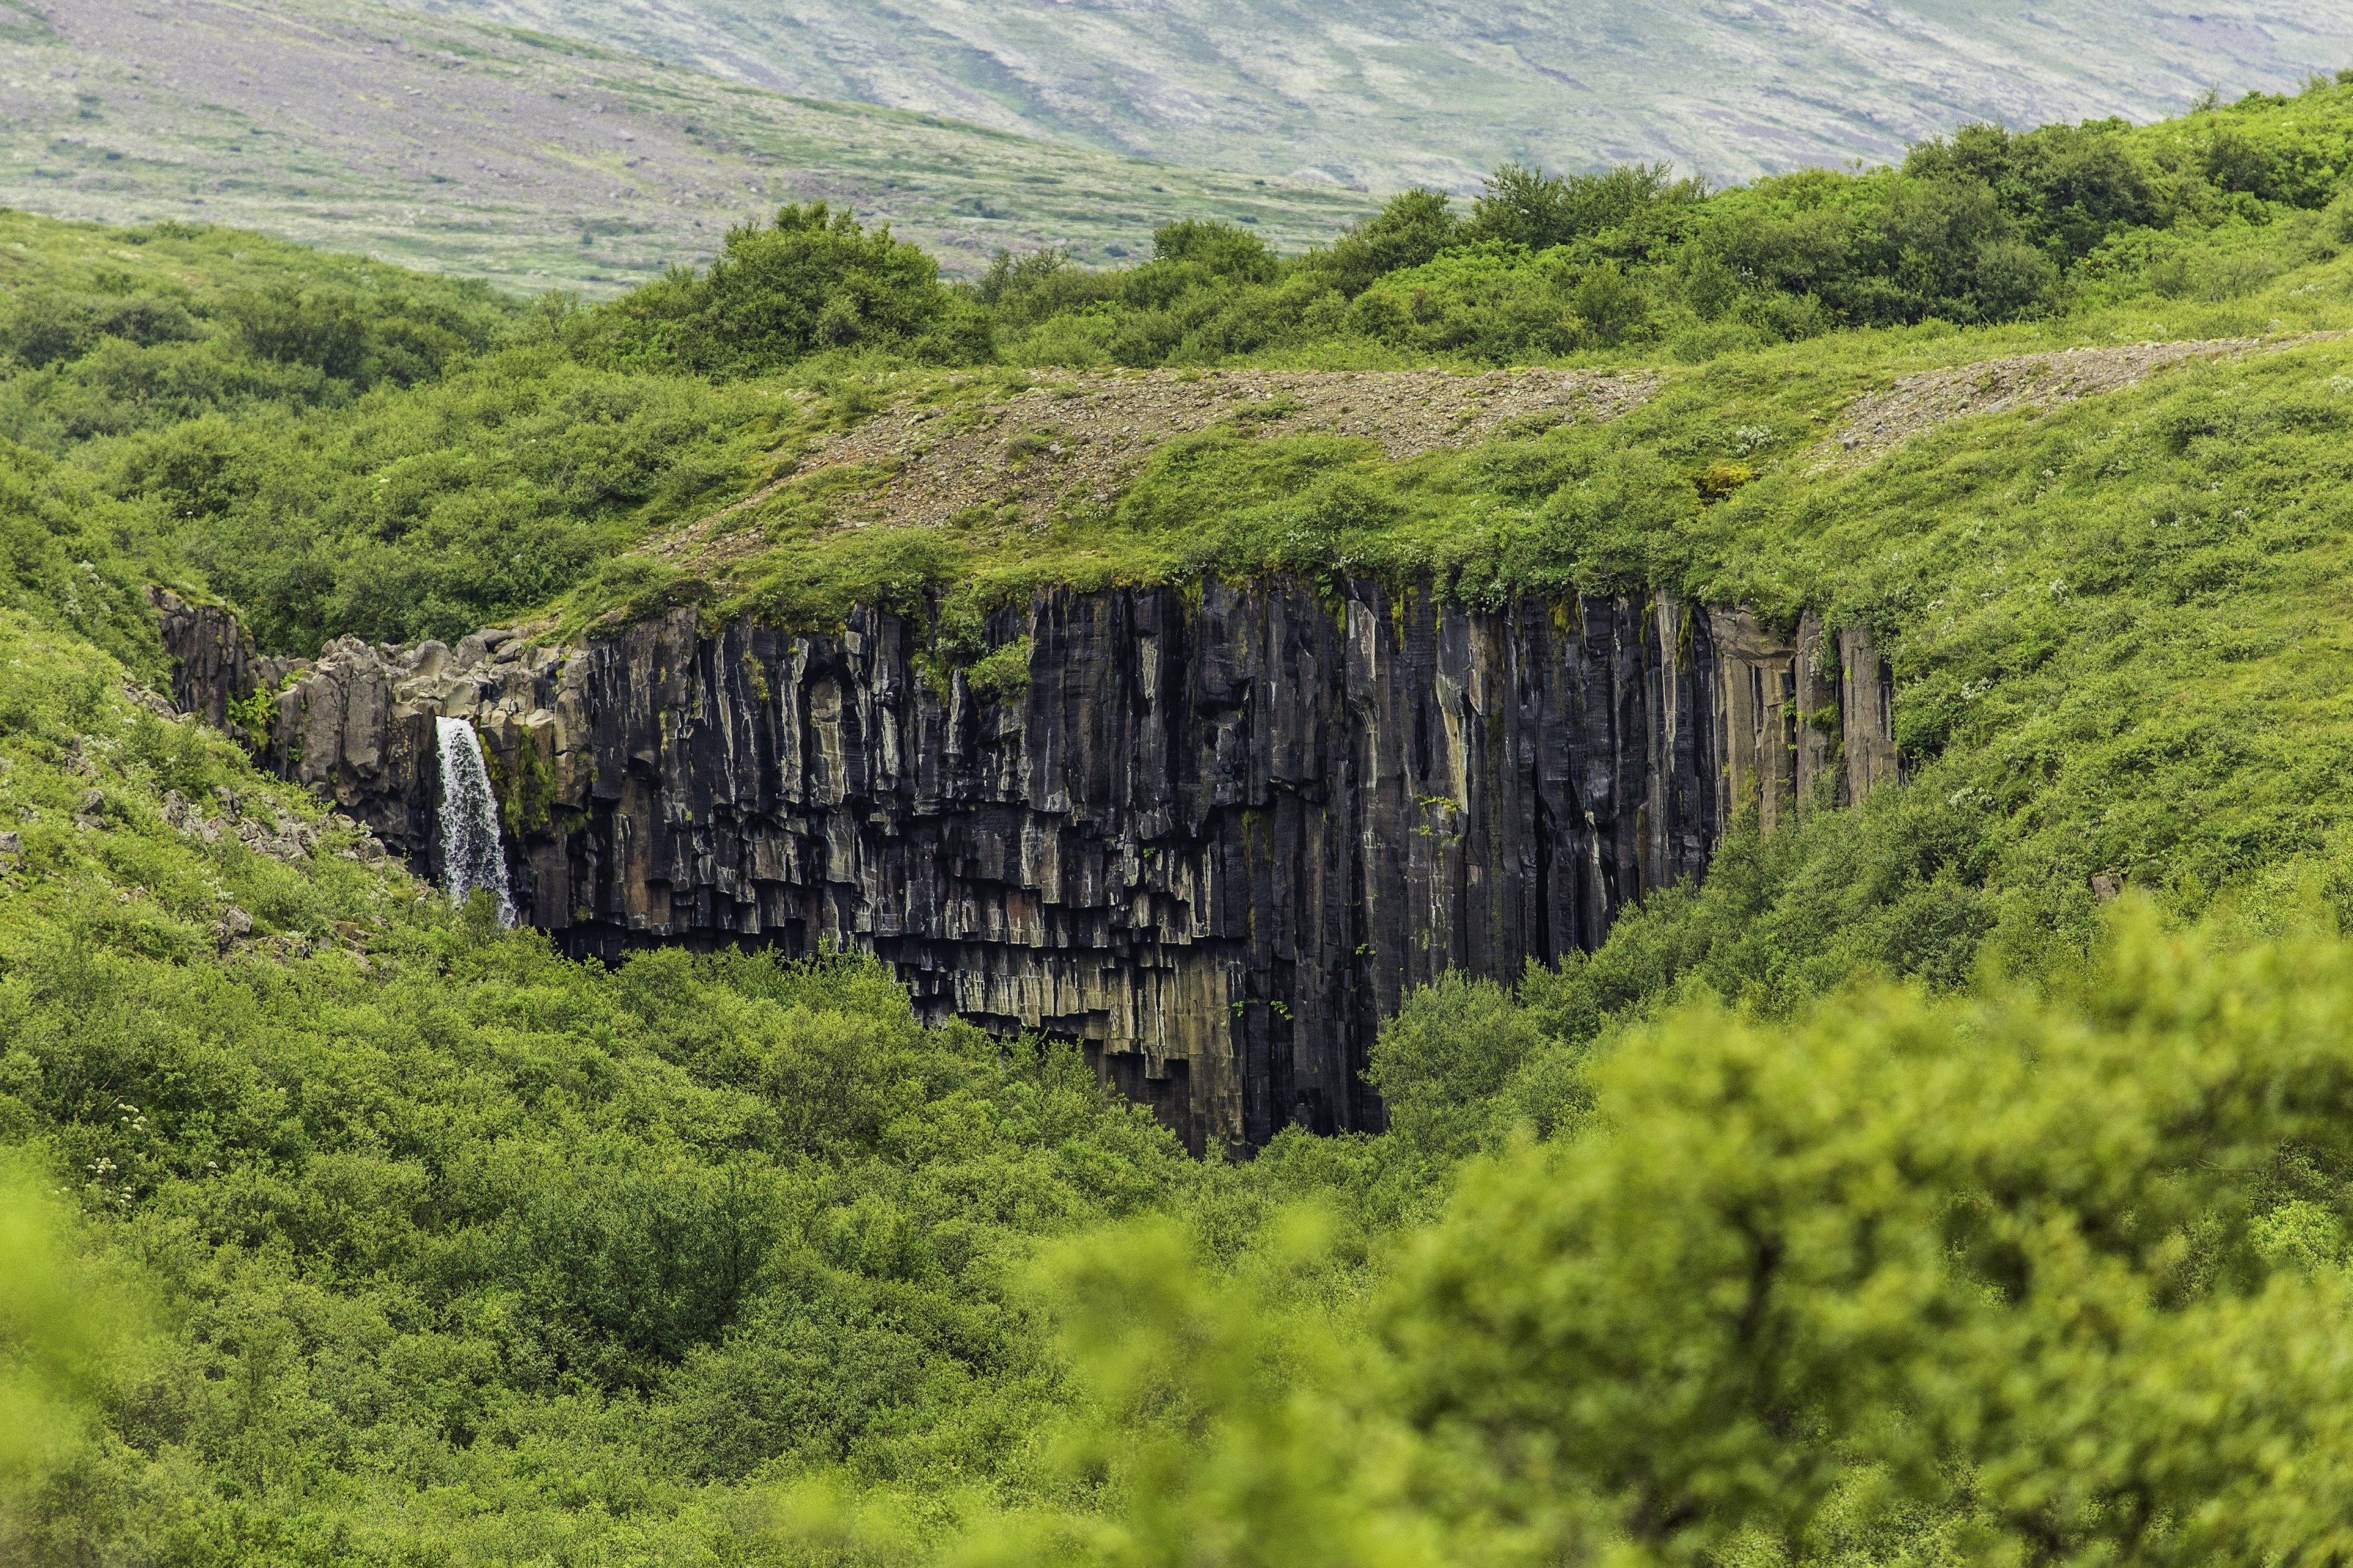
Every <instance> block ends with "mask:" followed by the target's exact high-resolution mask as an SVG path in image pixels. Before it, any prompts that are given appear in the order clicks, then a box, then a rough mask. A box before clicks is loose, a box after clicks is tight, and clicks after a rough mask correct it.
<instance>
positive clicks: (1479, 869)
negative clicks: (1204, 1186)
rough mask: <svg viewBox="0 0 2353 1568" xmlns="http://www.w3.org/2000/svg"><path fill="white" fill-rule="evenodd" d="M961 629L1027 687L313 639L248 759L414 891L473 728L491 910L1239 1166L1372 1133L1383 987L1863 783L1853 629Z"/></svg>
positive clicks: (915, 663) (1250, 605)
mask: <svg viewBox="0 0 2353 1568" xmlns="http://www.w3.org/2000/svg"><path fill="white" fill-rule="evenodd" d="M178 624H180V626H181V630H180V631H179V632H177V633H176V634H175V632H174V625H175V623H174V620H173V619H172V616H171V615H170V613H169V612H167V613H166V617H165V632H166V636H167V638H169V637H174V636H175V635H177V636H180V637H183V638H185V639H192V640H191V641H190V646H189V647H187V649H186V651H183V648H182V647H180V646H178V645H174V646H173V647H172V651H173V652H174V655H175V656H177V657H178V658H180V659H181V667H182V671H183V674H184V677H185V680H184V681H183V683H182V684H181V685H179V686H175V690H176V691H178V692H179V693H180V696H181V700H182V701H183V703H184V705H185V706H187V707H190V708H192V709H194V710H196V711H200V712H210V711H213V710H215V709H219V710H226V704H227V700H228V696H229V695H242V693H239V692H235V691H230V692H228V694H227V695H223V693H222V692H221V691H216V690H215V689H213V688H212V687H211V686H209V685H208V684H207V682H208V681H212V680H215V679H224V680H233V679H235V672H236V671H237V669H239V668H254V667H255V665H256V661H255V660H253V659H252V658H249V657H246V658H243V661H242V663H240V662H239V659H238V658H232V657H228V656H227V655H225V654H224V655H219V656H216V654H215V653H214V651H213V650H215V649H222V648H235V647H242V646H243V645H241V644H239V643H237V641H236V638H235V636H234V633H233V628H232V629H228V630H225V629H224V628H222V627H221V626H218V625H216V624H215V623H214V622H212V621H210V620H208V619H206V618H205V617H204V616H190V617H188V618H186V619H185V621H184V622H183V623H178ZM988 639H989V642H990V644H991V645H992V646H993V647H996V648H997V649H1000V650H1006V649H1022V648H1026V649H1027V658H1026V661H1025V660H1023V659H1022V658H1020V657H1019V656H1018V655H1013V656H1010V663H1009V664H1008V655H1007V654H1005V653H1003V652H1000V653H999V654H998V656H997V657H996V658H992V659H990V660H989V661H988V668H989V669H990V670H991V671H992V672H999V677H998V678H997V679H976V678H975V677H974V676H973V675H971V674H970V673H968V672H967V671H966V670H964V669H946V668H940V667H938V666H937V665H936V664H934V662H933V659H932V658H931V655H930V651H929V650H928V649H927V648H926V647H925V646H924V645H923V641H922V638H921V637H920V635H919V629H918V628H917V627H916V626H914V625H913V624H911V623H909V622H908V621H906V620H903V619H902V618H900V617H897V616H892V615H888V614H883V613H880V612H874V611H864V610H861V611H858V612H855V613H853V614H852V615H851V616H849V621H848V624H847V625H846V626H843V627H841V628H840V629H839V630H838V631H834V632H829V633H824V634H804V633H791V632H785V631H778V630H776V629H773V628H770V627H766V626H758V625H755V624H750V623H739V624H735V625H730V626H723V627H720V628H718V629H716V630H708V629H706V628H704V627H702V626H700V625H699V624H698V623H697V620H696V617H695V615H694V613H693V612H691V611H684V610H681V611H678V612H675V613H673V614H671V615H669V616H664V617H662V618H660V619H657V620H651V621H647V622H643V623H640V624H638V625H635V626H629V627H628V628H626V629H625V630H623V631H621V632H620V633H618V634H617V635H615V636H611V637H598V638H595V639H592V640H590V641H589V642H588V643H587V644H586V646H584V647H569V648H554V647H533V646H528V645H527V644H526V643H524V642H523V641H522V639H520V638H516V637H512V636H509V635H508V634H505V633H503V632H500V631H495V630H493V631H486V632H482V633H478V634H476V635H474V636H472V637H468V638H466V639H464V640H463V641H462V642H460V643H459V645H458V646H457V647H444V646H442V645H440V644H438V643H426V644H422V645H419V646H417V647H400V648H392V647H369V646H367V645H364V644H361V643H358V642H356V641H353V640H344V641H342V642H338V643H335V644H332V645H331V646H330V647H328V648H327V649H326V650H325V651H324V652H323V653H322V656H321V658H319V659H318V660H316V661H314V662H311V663H310V664H307V665H304V666H302V667H301V668H299V669H297V670H296V671H294V673H293V678H292V679H291V680H290V683H288V684H287V686H286V689H284V690H283V691H282V692H280V693H279V694H278V695H277V696H276V697H275V699H274V709H273V712H274V718H273V720H272V721H271V722H270V724H269V734H268V736H267V737H266V738H263V739H262V741H261V742H260V748H261V754H262V756H263V759H264V760H265V762H266V763H267V764H268V765H269V766H270V767H272V768H273V769H274V770H275V771H277V772H279V773H281V774H282V775H284V776H286V777H289V778H292V779H298V780H300V781H301V782H302V783H304V784H309V785H311V787H313V788H314V789H316V790H318V791H319V792H321V793H322V794H324V795H331V796H332V797H333V798H334V800H335V801H336V802H337V803H338V804H339V805H341V806H342V807H343V809H344V810H345V811H346V812H347V813H349V814H350V815H352V816H356V817H358V818H359V819H360V820H361V821H362V822H364V823H365V824H366V825H367V826H369V827H371V828H372V829H374V830H375V833H376V834H378V835H379V836H380V837H383V838H384V839H385V842H386V843H387V844H388V845H389V846H390V847H393V848H394V849H396V851H398V852H400V853H403V854H405V855H406V856H407V857H408V858H410V859H411V861H412V862H413V863H414V864H416V865H417V866H418V868H420V869H424V870H427V871H429V870H430V869H431V868H433V867H434V866H435V865H437V864H438V852H439V846H438V838H437V836H438V832H439V827H438V813H437V811H436V809H435V806H436V804H437V802H438V791H439V780H438V763H437V760H436V759H437V750H436V746H435V743H434V732H433V721H434V720H435V719H436V718H437V717H440V716H448V717H453V718H462V719H467V720H470V721H472V722H473V723H474V724H475V726H476V727H477V730H478V731H479V733H480V737H481V740H482V743H483V750H484V754H485V757H486V760H487V761H488V763H489V765H490V768H491V773H492V775H493V781H494V783H495V784H496V786H497V789H498V793H499V795H500V799H501V810H502V815H503V816H504V820H505V826H506V830H507V849H508V856H509V862H510V881H511V883H512V888H513V890H514V896H515V901H516V904H517V906H518V909H519V910H520V911H521V916H522V919H523V920H525V921H529V922H530V923H532V924H534V925H537V926H540V927H542V928H544V929H545V930H547V931H550V932H552V933H554V936H555V938H556V940H558V941H559V942H562V943H564V944H565V946H566V947H567V948H568V949H569V950H570V951H572V952H575V953H582V954H591V953H593V954H598V955H604V956H612V955H616V954H617V953H619V952H622V951H624V950H626V949H627V948H628V947H631V946H634V945H639V944H644V943H649V942H687V943H696V944H711V943H719V942H739V943H762V944H771V943H773V944H776V945H778V946H781V947H782V948H784V949H785V950H786V951H788V952H796V953H798V952H814V951H818V950H819V949H820V948H823V947H826V946H828V945H830V946H835V947H846V948H855V949H860V950H866V951H871V952H876V953H878V954H880V955H881V956H882V957H884V958H886V959H888V960H889V961H890V962H891V963H893V964H894V965H896V966H897V968H898V970H899V972H900V973H902V975H904V976H905V977H906V979H907V981H908V983H909V984H910V986H911V988H912V990H913V994H914V996H915V999H916V1004H917V1005H918V1007H919V1008H921V1009H922V1010H923V1012H924V1013H925V1014H926V1015H928V1016H940V1017H944V1016H964V1017H967V1018H973V1019H976V1020H978V1021H981V1022H983V1023H986V1024H989V1025H992V1026H1002V1027H1008V1028H1010V1027H1015V1026H1021V1027H1030V1028H1039V1029H1045V1030H1048V1031H1050V1032H1054V1033H1058V1034H1061V1035H1066V1036H1071V1037H1077V1038H1079V1039H1081V1040H1082V1041H1084V1042H1086V1045H1087V1048H1088V1050H1089V1051H1090V1053H1091V1054H1092V1056H1094V1058H1096V1060H1097V1062H1098V1065H1099V1067H1100V1068H1101V1070H1102V1071H1103V1073H1104V1074H1105V1076H1106V1077H1107V1078H1109V1079H1112V1080H1113V1081H1114V1082H1115V1083H1117V1084H1118V1086H1119V1087H1120V1088H1121V1089H1123V1090H1124V1091H1125V1092H1126V1093H1128V1094H1130V1095H1131V1096H1133V1097H1134V1098H1135V1099H1137V1100H1143V1101H1145V1103H1148V1104H1150V1105H1151V1106H1153V1108H1154V1109H1155V1111H1157V1112H1158V1113H1159V1114H1160V1116H1161V1117H1162V1118H1163V1119H1164V1120H1165V1121H1167V1122H1168V1123H1169V1124H1170V1125H1171V1126H1172V1127H1174V1128H1175V1129H1176V1131H1178V1132H1179V1134H1180V1135H1182V1136H1183V1137H1185V1138H1186V1140H1187V1142H1188V1143H1190V1144H1191V1145H1192V1146H1193V1147H1194V1148H1195V1149H1197V1150H1200V1151H1208V1150H1220V1151H1224V1152H1229V1153H1235V1154H1239V1153H1241V1152H1246V1151H1247V1150H1249V1149H1250V1148H1252V1147H1255V1146H1257V1145H1259V1144H1261V1143H1263V1142H1265V1141H1266V1140H1267V1139H1268V1138H1270V1137H1271V1136H1272V1135H1273V1133H1274V1132H1275V1131H1277V1130H1279V1129H1280V1128H1282V1126H1284V1125H1285V1124H1287V1123H1293V1122H1296V1123H1301V1124H1303V1125H1306V1126H1308V1127H1311V1128H1314V1129H1316V1130H1319V1131H1338V1130H1345V1129H1371V1128H1377V1126H1378V1125H1379V1124H1380V1121H1381V1110H1380V1107H1379V1104H1378V1101H1377V1097H1376V1096H1375V1095H1374V1094H1373V1092H1372V1090H1371V1089H1369V1087H1368V1086H1366V1084H1365V1083H1364V1081H1363V1079H1362V1077H1361V1072H1362V1068H1363V1067H1364V1065H1365V1061H1366V1050H1367V1048H1368V1047H1369V1046H1370V1044H1371V1042H1372V1040H1373V1038H1374V1036H1375V1034H1376V1032H1377V1026H1378V1021H1379V1020H1380V1018H1381V1017H1383V1016H1386V1015H1388V1013H1390V1012H1393V1011H1394V1010H1395V1008H1396V1007H1397V1005H1398V1002H1399V1000H1400V999H1401V997H1402V996H1403V995H1404V994H1405V993H1406V992H1407V991H1408V990H1409V988H1411V987H1412V986H1415V985H1417V984H1421V983H1423V982H1425V981H1427V980H1430V979H1431V978H1433V977H1435V976H1436V975H1437V974H1439V973H1441V972H1443V971H1445V970H1447V969H1453V968H1461V969H1467V970H1470V971H1472V972H1474V973H1484V974H1493V975H1498V976H1504V977H1509V976H1512V975H1514V974H1516V973H1518V972H1519V970H1520V969H1521V968H1522V967H1523V966H1524V965H1525V963H1526V962H1527V961H1528V960H1530V959H1532V958H1533V959H1536V960H1539V961H1546V962H1550V961H1553V960H1556V959H1557V958H1559V957H1561V956H1562V955H1564V954H1566V953H1567V952H1572V951H1575V950H1577V949H1585V948H1591V947H1593V946H1595V945H1597V944H1598V943H1599V942H1600V940H1601V938H1602V937H1603V935H1604V934H1605V933H1606V932H1607V931H1608V929H1609V923H1610V921H1612V919H1614V918H1615V916H1616V914H1617V913H1618V911H1619V910H1620V909H1622V908H1623V907H1624V906H1625V904H1626V903H1627V902H1628V901H1629V900H1633V899H1636V898H1639V897H1641V894H1642V893H1643V892H1645V891H1646V890H1648V889H1654V888H1658V887H1661V886H1663V885H1665V884H1668V883H1672V882H1674V881H1677V880H1681V879H1687V878H1695V877H1698V876H1699V875H1701V874H1702V873H1703V872H1704V868H1705V867H1706V864H1707V859H1708V856H1709V854H1710V853H1711V851H1712V850H1713V848H1714V847H1715V842H1716V840H1717V838H1718V837H1719V836H1720V834H1721V832H1722V829H1723V826H1724V825H1725V822H1726V821H1727V820H1729V818H1730V816H1731V815H1732V813H1733V812H1734V811H1735V810H1736V808H1737V807H1738V805H1740V804H1741V803H1742V802H1744V801H1745V800H1746V799H1749V798H1752V797H1753V798H1755V799H1756V800H1757V804H1758V808H1759V811H1760V814H1761V816H1762V818H1763V820H1764V821H1765V822H1766V824H1767V826H1768V827H1769V826H1777V825H1778V824H1779V823H1781V822H1783V821H1787V820H1788V819H1789V818H1790V816H1792V815H1793V814H1794V813H1795V811H1796V810H1797V809H1798V806H1799V802H1800V801H1801V800H1807V799H1815V798H1820V799H1825V800H1834V799H1838V798H1841V797H1857V796H1859V795H1861V794H1862V793H1865V792H1866V791H1867V790H1868V789H1869V788H1871V787H1873V785H1874V784H1877V783H1878V782H1880V781H1882V780H1883V779H1884V778H1886V777H1888V776H1891V775H1892V773H1893V770H1894V751H1893V746H1892V742H1890V741H1889V740H1888V739H1887V736H1888V733H1889V731H1888V728H1887V725H1886V722H1885V720H1886V686H1885V682H1884V679H1883V675H1882V673H1881V671H1880V670H1879V668H1878V666H1877V661H1876V658H1875V656H1874V655H1873V653H1872V651H1871V647H1870V643H1869V639H1868V634H1867V633H1864V632H1860V631H1856V632H1848V633H1842V634H1841V635H1840V636H1838V637H1834V638H1833V637H1826V636H1825V635H1824V634H1823V632H1822V631H1821V629H1820V627H1819V626H1817V625H1816V624H1815V623H1813V622H1812V621H1811V620H1808V621H1805V622H1803V623H1801V624H1800V625H1799V627H1798V628H1797V629H1796V631H1795V633H1794V634H1793V635H1791V636H1787V637H1785V636H1781V635H1779V634H1778V633H1776V632H1774V631H1773V630H1772V629H1770V628H1767V627H1765V626H1760V625H1759V624H1758V623H1757V621H1756V620H1755V618H1754V617H1752V616H1747V615H1745V614H1741V613H1737V612H1734V613H1724V612H1716V613H1709V612H1705V611H1703V610H1698V609H1695V608H1694V607H1692V606H1689V605H1683V604H1680V603H1678V602H1677V601H1675V600H1674V599H1672V598H1671V597H1668V596H1666V595H1652V596H1649V597H1642V598H1616V599H1590V600H1586V601H1584V602H1582V603H1577V602H1566V603H1563V602H1554V601H1547V600H1538V599H1535V598H1529V599H1524V600H1521V601H1519V602H1517V603H1515V604H1513V605H1509V606H1507V607H1505V608H1503V609H1501V610H1496V611H1493V612H1472V611H1466V610H1463V609H1461V608H1459V607H1455V606H1452V605H1442V604H1440V603H1437V602H1434V601H1433V600H1432V599H1431V598H1430V596H1429V595H1426V594H1423V593H1418V592H1411V591H1409V592H1405V593H1402V594H1396V593H1392V592H1390V591H1389V590H1388V589H1386V588H1384V587H1382V586H1380V585H1378V584H1371V583H1358V584H1348V585H1347V586H1346V587H1345V588H1344V589H1341V590H1338V591H1336V592H1333V593H1328V594H1327V593H1324V592H1322V591H1319V590H1318V589H1317V588H1315V587H1314V586H1312V585H1309V584H1301V583H1296V582H1288V581H1280V580H1277V581H1268V582H1261V583H1257V584H1247V585H1229V584H1208V585H1206V586H1204V587H1203V588H1201V589H1200V590H1198V593H1197V594H1195V595H1187V593H1186V592H1184V591H1183V590H1180V589H1173V588H1164V589H1123V590H1114V591H1106V592H1101V593H1083V594H1082V593H1076V592H1070V591H1047V592H1041V593H1039V594H1038V595H1036V596H1035V597H1034V598H1033V599H1032V600H1031V601H1030V602H1029V603H1028V604H1027V605H1021V606H1018V607H1016V608H1008V609H1006V610H1001V611H999V612H998V613H997V615H996V616H994V617H993V619H992V620H991V622H990V624H989V626H988ZM1857 659H1863V660H1868V661H1869V667H1868V668H1865V669H1862V671H1861V672H1860V673H1858V671H1857V668H1855V665H1854V661H1855V660H1857ZM1025 662H1026V679H1023V678H1022V673H1021V672H1022V668H1023V666H1024V664H1025ZM191 671H193V672H194V673H193V674H191V673H190V672H191ZM214 672H217V673H214ZM1006 672H1009V677H1010V678H1009V679H1007V678H1005V673H1006ZM1842 715H1845V716H1849V717H1847V718H1844V719H1842V717H1841V716H1842ZM1858 731H1862V733H1860V734H1859V733H1858ZM1842 740H1843V742H1844V743H1843V745H1841V741H1842Z"/></svg>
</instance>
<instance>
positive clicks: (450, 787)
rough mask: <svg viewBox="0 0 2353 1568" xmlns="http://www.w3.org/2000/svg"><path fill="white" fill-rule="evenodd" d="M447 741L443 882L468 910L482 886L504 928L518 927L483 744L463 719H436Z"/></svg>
mask: <svg viewBox="0 0 2353 1568" xmlns="http://www.w3.org/2000/svg"><path fill="white" fill-rule="evenodd" d="M433 722H434V727H435V730H436V731H437V734H438V739H439V741H440V742H441V881H442V885H443V886H445V887H447V888H448V889H449V901H450V902H451V903H453V904H458V905H460V906H462V905H463V904H464V903H465V902H466V900H468V899H470V898H471V897H473V895H474V889H477V888H480V889H483V890H484V891H485V892H488V893H489V894H490V895H491V903H492V904H494V905H495V906H497V909H498V913H499V924H500V925H501V927H505V926H511V925H512V924H514V918H515V910H514V900H513V899H512V897H510V896H509V895H508V893H507V857H506V850H505V849H504V848H503V847H501V845H500V843H499V801H498V797H497V796H496V795H492V794H491V774H490V770H489V769H487V768H485V767H483V766H482V742H480V740H479V739H478V738H476V736H475V734H474V727H473V726H472V725H471V724H469V723H467V722H466V721H464V720H463V719H436V720H435V721H433Z"/></svg>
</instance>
